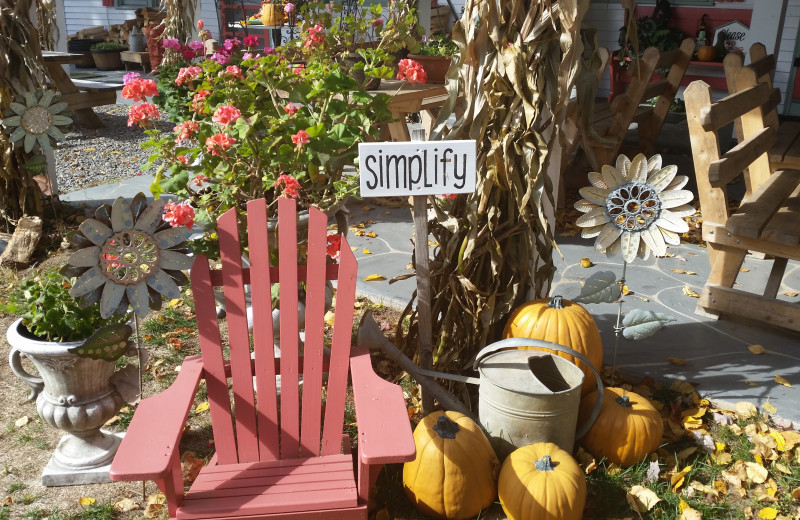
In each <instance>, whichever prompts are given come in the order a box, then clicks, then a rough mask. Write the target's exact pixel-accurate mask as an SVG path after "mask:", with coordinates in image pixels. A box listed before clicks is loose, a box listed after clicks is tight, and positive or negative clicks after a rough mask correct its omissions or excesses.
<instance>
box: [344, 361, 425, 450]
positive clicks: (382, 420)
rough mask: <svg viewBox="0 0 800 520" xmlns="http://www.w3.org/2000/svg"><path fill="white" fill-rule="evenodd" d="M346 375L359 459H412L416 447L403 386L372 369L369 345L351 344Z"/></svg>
mask: <svg viewBox="0 0 800 520" xmlns="http://www.w3.org/2000/svg"><path fill="white" fill-rule="evenodd" d="M350 376H351V378H352V381H353V401H354V404H355V408H356V417H357V419H358V454H359V457H360V459H361V462H363V463H365V464H390V463H396V462H408V461H411V460H414V455H415V453H416V448H415V446H414V438H413V436H412V432H411V423H410V421H409V420H408V410H407V408H406V402H405V399H404V398H403V390H402V389H401V388H400V387H399V386H398V385H395V384H393V383H390V382H388V381H386V380H385V379H383V378H381V377H380V376H379V375H378V374H376V373H375V371H374V370H373V369H372V360H371V359H370V355H369V349H368V348H365V347H353V349H352V355H351V357H350Z"/></svg>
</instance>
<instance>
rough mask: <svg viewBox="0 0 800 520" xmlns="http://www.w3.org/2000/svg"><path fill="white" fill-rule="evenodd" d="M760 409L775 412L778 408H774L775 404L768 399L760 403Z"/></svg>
mask: <svg viewBox="0 0 800 520" xmlns="http://www.w3.org/2000/svg"><path fill="white" fill-rule="evenodd" d="M761 409H762V410H764V411H765V412H767V413H775V412H777V411H778V409H777V408H775V405H774V404H772V403H770V402H769V401H767V402H766V403H764V404H762V405H761Z"/></svg>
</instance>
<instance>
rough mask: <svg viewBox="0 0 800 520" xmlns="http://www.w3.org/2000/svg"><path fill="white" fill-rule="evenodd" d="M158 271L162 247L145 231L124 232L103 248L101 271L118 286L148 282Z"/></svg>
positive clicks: (101, 251)
mask: <svg viewBox="0 0 800 520" xmlns="http://www.w3.org/2000/svg"><path fill="white" fill-rule="evenodd" d="M157 268H158V245H157V244H156V241H155V240H154V239H153V238H152V237H151V236H150V235H148V234H147V233H144V232H142V231H132V230H127V231H121V232H119V233H117V234H116V235H114V236H112V237H111V238H109V239H108V240H107V241H106V243H105V244H103V247H102V248H101V249H100V269H101V270H102V271H103V273H104V274H105V275H106V276H107V277H108V278H110V279H111V280H113V281H114V282H116V283H119V284H124V285H133V284H137V283H139V282H141V281H144V280H147V279H148V278H150V277H151V276H153V274H155V272H156V270H157Z"/></svg>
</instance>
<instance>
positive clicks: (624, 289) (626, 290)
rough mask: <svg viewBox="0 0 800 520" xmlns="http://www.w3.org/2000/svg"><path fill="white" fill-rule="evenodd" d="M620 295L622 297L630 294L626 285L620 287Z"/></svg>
mask: <svg viewBox="0 0 800 520" xmlns="http://www.w3.org/2000/svg"><path fill="white" fill-rule="evenodd" d="M622 294H623V296H628V295H629V294H631V290H630V288H629V287H628V286H627V285H623V286H622Z"/></svg>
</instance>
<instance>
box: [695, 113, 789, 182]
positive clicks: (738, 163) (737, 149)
mask: <svg viewBox="0 0 800 520" xmlns="http://www.w3.org/2000/svg"><path fill="white" fill-rule="evenodd" d="M773 143H775V129H774V128H769V127H767V128H761V129H760V130H758V131H757V133H756V134H754V135H751V136H749V137H748V138H747V139H746V140H744V141H742V142H741V143H739V144H737V145H736V146H734V147H733V148H731V149H730V150H728V151H727V152H725V155H723V156H722V158H721V159H720V160H718V161H714V162H712V163H711V164H710V165H709V168H708V179H709V181H711V185H712V186H714V187H715V188H719V187H723V186H725V185H726V184H728V183H729V182H731V181H732V180H733V179H734V178H736V176H737V175H739V174H740V173H742V172H743V171H744V170H745V169H747V168H750V167H751V166H750V165H751V164H752V163H753V162H754V161H756V160H757V159H759V157H762V156H763V155H764V154H766V153H767V151H768V150H769V149H770V147H771V146H772V145H773Z"/></svg>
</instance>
